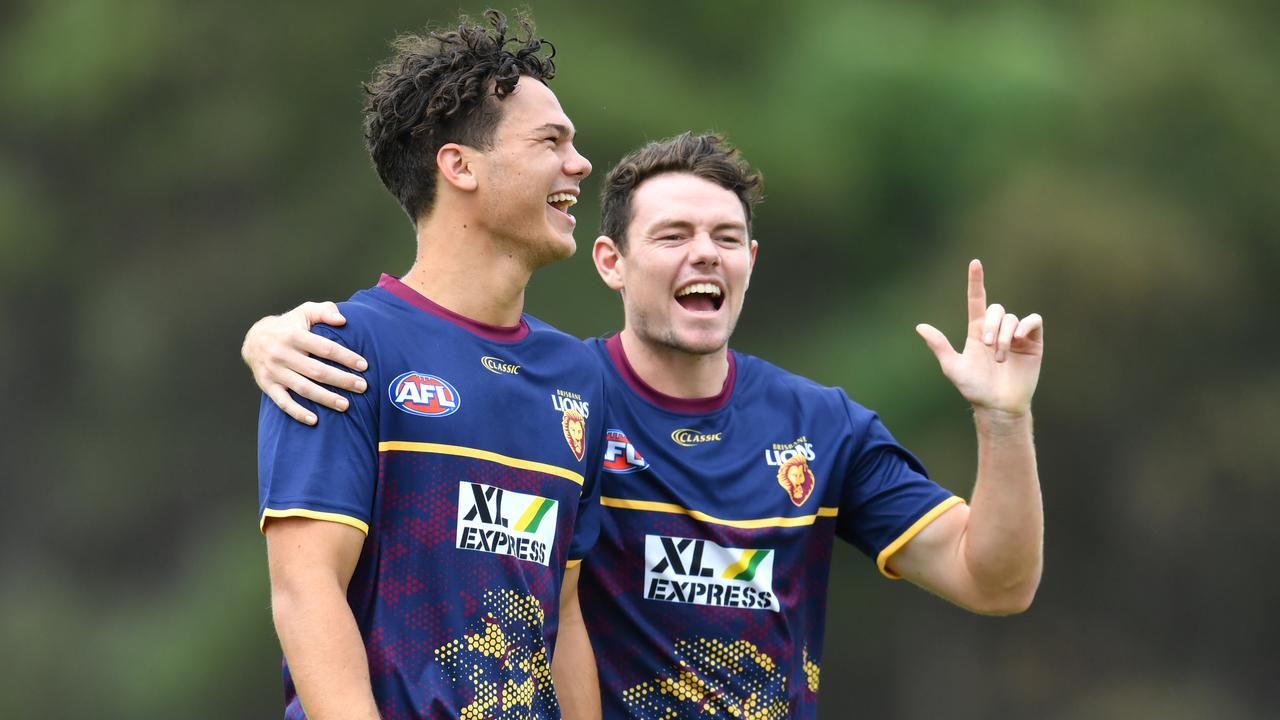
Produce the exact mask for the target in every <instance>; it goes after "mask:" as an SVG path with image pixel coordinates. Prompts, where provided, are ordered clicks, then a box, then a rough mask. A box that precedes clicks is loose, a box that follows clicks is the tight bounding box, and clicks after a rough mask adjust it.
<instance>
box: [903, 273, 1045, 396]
mask: <svg viewBox="0 0 1280 720" xmlns="http://www.w3.org/2000/svg"><path fill="white" fill-rule="evenodd" d="M968 308H969V326H968V332H967V334H966V337H965V342H964V349H963V350H962V351H961V352H958V353H957V352H956V351H955V350H954V349H953V348H952V347H951V343H950V342H948V341H947V339H946V336H944V335H943V334H942V332H941V331H939V330H938V329H937V328H934V327H933V326H931V325H920V326H918V327H917V328H916V331H917V332H919V333H920V336H921V337H923V338H924V341H925V343H926V344H928V346H929V349H930V350H932V351H933V354H934V355H935V356H936V357H937V359H938V365H939V366H940V367H941V368H942V374H943V375H945V376H946V377H947V379H948V380H950V381H951V383H952V384H953V385H955V386H956V389H957V390H959V391H960V394H961V395H962V396H964V399H965V400H968V401H969V403H970V404H972V405H973V406H974V407H975V408H985V409H991V410H1002V411H1005V412H1010V413H1023V412H1026V411H1027V410H1028V409H1030V407H1031V396H1032V395H1033V394H1035V390H1036V382H1037V381H1038V380H1039V377H1040V359H1041V357H1042V356H1043V355H1044V323H1043V320H1042V319H1041V318H1040V316H1039V315H1037V314H1035V313H1033V314H1031V315H1028V316H1027V317H1025V318H1021V319H1019V318H1018V317H1017V316H1015V315H1012V314H1009V313H1006V312H1004V308H1003V307H1002V306H1000V305H991V306H988V305H987V293H986V287H985V285H984V283H983V272H982V263H980V262H978V261H977V260H974V261H973V262H971V263H969V289H968ZM984 337H989V338H990V340H984Z"/></svg>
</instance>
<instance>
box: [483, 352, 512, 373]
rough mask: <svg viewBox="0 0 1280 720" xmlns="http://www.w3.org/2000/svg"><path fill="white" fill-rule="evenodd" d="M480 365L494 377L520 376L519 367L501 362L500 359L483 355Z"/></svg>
mask: <svg viewBox="0 0 1280 720" xmlns="http://www.w3.org/2000/svg"><path fill="white" fill-rule="evenodd" d="M480 364H481V365H483V366H484V369H485V370H488V371H489V372H491V373H494V374H496V375H519V374H520V366H519V365H514V364H512V363H509V362H507V361H506V360H502V359H500V358H496V357H492V356H489V355H485V356H484V357H482V358H480Z"/></svg>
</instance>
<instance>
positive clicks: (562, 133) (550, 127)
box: [533, 123, 573, 137]
mask: <svg viewBox="0 0 1280 720" xmlns="http://www.w3.org/2000/svg"><path fill="white" fill-rule="evenodd" d="M544 132H554V133H555V134H556V135H557V136H558V137H573V128H571V127H569V126H568V125H561V124H560V123H547V124H545V125H541V126H539V127H536V128H534V129H533V134H534V135H539V134H542V133H544Z"/></svg>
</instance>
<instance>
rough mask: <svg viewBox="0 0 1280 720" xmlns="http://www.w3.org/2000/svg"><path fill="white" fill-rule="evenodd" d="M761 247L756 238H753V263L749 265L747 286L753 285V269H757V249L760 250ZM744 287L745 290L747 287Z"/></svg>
mask: <svg viewBox="0 0 1280 720" xmlns="http://www.w3.org/2000/svg"><path fill="white" fill-rule="evenodd" d="M759 249H760V243H758V242H756V241H755V239H752V240H751V264H750V265H748V266H747V284H746V287H751V271H752V270H755V267H756V250H759ZM743 289H744V290H745V289H746V288H743Z"/></svg>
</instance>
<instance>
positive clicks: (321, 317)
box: [240, 302, 369, 425]
mask: <svg viewBox="0 0 1280 720" xmlns="http://www.w3.org/2000/svg"><path fill="white" fill-rule="evenodd" d="M346 322H347V320H346V318H344V317H343V316H342V313H341V312H339V311H338V306H337V305H335V304H333V303H331V302H323V303H316V302H306V303H302V304H301V305H299V306H298V307H296V308H294V309H292V310H290V311H289V312H287V313H284V314H283V315H268V316H267V317H264V318H262V319H261V320H259V321H258V322H256V323H254V324H253V326H252V327H250V328H249V331H248V332H246V333H245V336H244V343H243V344H242V345H241V346H240V357H241V358H242V359H243V360H244V364H245V365H248V366H249V369H250V370H252V371H253V381H254V382H256V383H257V384H258V387H259V388H262V392H264V393H266V394H267V397H269V398H271V401H272V402H274V403H275V404H276V407H278V408H280V409H281V410H283V411H284V412H285V413H286V414H288V415H289V417H291V418H293V419H294V420H297V421H298V422H300V423H305V424H307V425H315V424H316V416H315V414H314V413H312V412H311V411H310V410H307V409H306V408H305V407H303V406H302V405H300V404H298V403H297V402H296V401H295V400H294V399H293V397H292V395H291V394H290V393H297V394H298V395H301V396H302V397H305V398H307V399H309V400H314V401H315V402H318V403H320V404H321V405H324V406H325V407H329V408H332V409H334V410H337V411H338V412H344V411H346V409H347V400H346V398H344V397H342V396H341V395H338V394H337V393H334V392H330V391H328V390H325V389H324V388H322V387H320V384H324V385H330V386H333V387H337V388H342V389H344V390H350V391H351V392H356V393H362V392H364V391H365V382H364V379H363V378H361V377H360V376H358V375H353V374H351V373H347V372H343V371H341V370H339V369H337V368H335V367H333V366H332V365H327V364H325V363H322V362H320V361H319V360H317V359H316V358H324V359H326V360H330V361H333V362H335V363H337V364H339V365H344V366H346V367H349V368H351V369H353V370H359V371H364V370H365V368H367V367H369V363H367V362H365V359H364V358H362V357H360V356H359V355H357V354H356V353H354V352H352V351H351V350H348V349H347V348H345V347H343V346H341V345H339V344H338V343H336V342H333V341H332V340H330V339H328V338H325V337H321V336H319V335H315V334H313V333H312V332H311V326H312V325H315V324H316V323H325V324H327V325H335V326H337V325H345V324H346ZM317 383H320V384H317Z"/></svg>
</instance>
